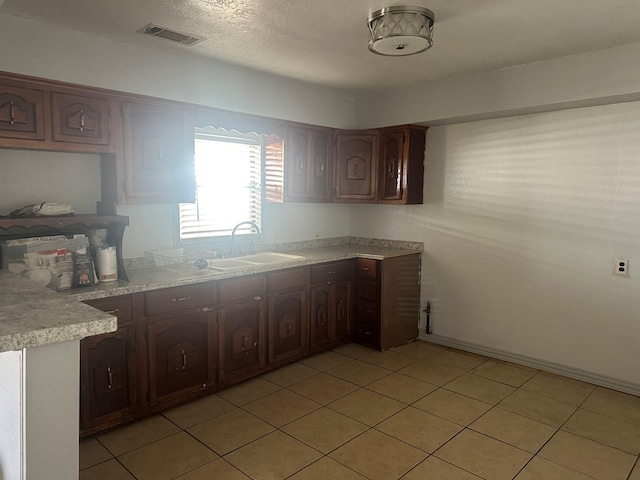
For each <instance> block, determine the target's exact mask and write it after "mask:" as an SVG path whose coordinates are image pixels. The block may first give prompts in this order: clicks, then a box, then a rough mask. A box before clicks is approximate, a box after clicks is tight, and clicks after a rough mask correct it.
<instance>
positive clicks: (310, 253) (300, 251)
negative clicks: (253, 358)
mask: <svg viewBox="0 0 640 480" xmlns="http://www.w3.org/2000/svg"><path fill="white" fill-rule="evenodd" d="M329 240H334V239H329ZM347 242H350V243H347ZM315 243H316V242H315V241H311V242H296V243H295V244H286V245H278V246H275V247H274V248H269V247H267V248H265V250H264V251H274V252H280V253H287V254H291V255H297V256H300V257H303V258H301V259H299V260H293V261H286V262H273V263H266V264H262V265H255V266H247V267H246V268H244V267H243V268H236V269H233V270H230V271H226V272H221V271H216V270H213V269H210V268H206V269H202V270H198V269H197V268H195V267H193V266H189V265H185V264H179V263H178V264H175V265H169V266H165V267H153V268H145V269H139V270H128V272H127V274H128V276H129V282H122V281H117V282H109V283H102V284H100V285H97V286H95V287H89V288H82V289H76V290H70V291H66V292H62V295H60V296H63V297H66V298H68V299H69V300H71V299H73V300H75V301H80V302H81V301H86V300H96V299H100V298H108V297H115V296H118V295H126V294H132V293H139V292H146V291H150V290H157V289H161V288H170V287H176V286H182V285H191V284H196V283H201V282H206V281H211V280H222V279H226V278H234V277H241V276H245V275H252V274H255V273H264V272H270V271H274V270H282V269H285V268H294V267H300V266H305V265H315V264H319V263H325V262H333V261H337V260H348V259H352V258H369V259H373V260H384V259H386V258H392V257H398V256H403V255H412V254H416V253H422V243H418V242H402V241H390V240H375V239H363V238H357V239H351V237H347V240H344V239H339V240H338V242H336V243H334V244H329V245H327V244H323V241H318V242H317V244H316V245H314V244H315ZM307 244H311V245H312V246H310V247H307V248H304V247H305V246H307ZM318 244H319V245H318ZM300 247H302V248H300ZM237 258H239V259H242V258H243V257H237Z"/></svg>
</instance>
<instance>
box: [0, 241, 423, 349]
mask: <svg viewBox="0 0 640 480" xmlns="http://www.w3.org/2000/svg"><path fill="white" fill-rule="evenodd" d="M301 247H311V248H301ZM277 250H279V251H280V252H286V253H289V254H292V255H298V256H300V257H302V258H300V259H297V260H295V261H288V262H278V263H268V264H263V265H256V266H250V267H247V268H244V267H243V268H242V269H234V270H230V271H225V272H221V271H216V270H212V269H204V270H198V269H196V268H195V267H188V266H186V265H174V266H170V267H156V268H147V269H141V270H129V271H127V275H128V276H129V280H130V281H129V282H122V281H117V282H110V283H102V284H100V285H97V286H96V287H89V288H79V289H74V290H69V291H65V292H59V293H57V292H54V291H53V290H49V289H48V288H45V287H41V286H39V285H37V284H35V283H32V282H31V281H29V280H27V279H24V278H22V277H20V276H18V275H15V274H12V273H8V272H6V271H0V352H2V351H7V350H19V349H22V348H27V347H34V346H38V345H46V344H49V343H56V342H62V341H66V340H72V339H76V338H84V337H88V336H91V335H98V334H100V333H106V332H113V331H115V330H116V329H117V320H116V318H115V317H113V316H111V315H107V314H105V313H102V312H100V311H99V310H96V309H94V308H92V307H89V306H88V305H85V304H83V303H80V302H82V301H84V300H94V299H99V298H107V297H114V296H118V295H126V294H130V293H138V292H145V291H149V290H157V289H160V288H167V287H175V286H180V285H190V284H194V283H200V282H205V281H209V280H221V279H224V278H233V277H239V276H243V275H250V274H254V273H261V272H268V271H273V270H280V269H283V268H292V267H298V266H304V265H313V264H318V263H324V262H332V261H336V260H346V259H351V258H357V257H362V258H371V259H376V260H383V259H385V258H390V257H396V256H401V255H409V254H414V253H421V252H422V244H421V243H415V242H400V241H389V240H374V239H365V238H352V237H344V238H340V239H327V240H320V241H310V242H297V243H295V244H294V243H292V244H287V245H285V246H281V247H280V248H278V249H277ZM240 258H242V257H240Z"/></svg>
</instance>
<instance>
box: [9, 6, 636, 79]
mask: <svg viewBox="0 0 640 480" xmlns="http://www.w3.org/2000/svg"><path fill="white" fill-rule="evenodd" d="M399 3H403V2H398V1H393V0H391V1H389V2H384V1H382V0H307V1H304V0H4V2H3V1H2V0H0V13H4V14H8V15H17V16H19V17H23V18H28V19H32V20H35V21H39V22H44V23H49V24H54V25H57V26H61V27H64V28H68V29H71V30H79V31H83V32H87V33H91V34H94V35H98V36H101V37H106V38H111V39H114V40H116V41H119V42H125V43H131V44H137V45H141V46H146V47H149V48H155V49H160V50H165V51H169V52H174V53H178V54H184V55H190V54H193V55H200V56H205V57H210V58H213V59H216V60H220V61H225V62H231V63H234V64H238V65H242V66H245V67H249V68H254V69H258V70H263V71H267V72H271V73H275V74H278V75H282V76H286V77H291V78H295V79H299V80H304V81H308V82H313V83H318V84H322V85H326V86H330V87H335V88H340V89H347V90H351V91H358V90H378V89H385V88H398V87H402V86H407V85H411V84H417V83H422V82H427V81H436V80H445V79H450V78H454V77H460V76H465V75H469V74H473V73H477V72H482V71H488V70H495V69H499V68H504V67H509V66H514V65H519V64H524V63H530V62H534V61H539V60H546V59H550V58H557V57H562V56H566V55H571V54H576V53H582V52H588V51H593V50H599V49H604V48H609V47H614V46H618V45H625V44H628V43H634V42H638V41H640V28H638V25H640V0H409V1H408V2H404V3H405V4H413V5H421V6H424V7H427V8H429V9H431V10H432V11H433V12H434V13H435V16H436V22H435V28H434V46H433V48H431V50H429V51H427V52H425V53H422V54H419V55H416V56H409V57H394V58H389V57H381V56H377V55H374V54H372V53H370V52H369V51H368V49H367V42H368V34H369V33H368V29H367V25H366V19H367V15H368V14H369V12H370V11H373V10H376V9H378V8H381V7H383V6H389V5H396V4H399ZM148 23H155V24H159V25H162V26H165V27H168V28H171V29H173V30H177V31H181V32H185V33H189V34H193V35H196V36H201V37H204V38H205V39H206V40H205V41H203V42H202V43H200V44H197V45H195V46H192V47H186V46H182V45H178V44H174V43H172V42H169V41H167V40H164V39H160V38H154V37H148V36H144V35H141V34H139V33H136V30H138V29H140V28H141V27H143V26H145V25H146V24H148Z"/></svg>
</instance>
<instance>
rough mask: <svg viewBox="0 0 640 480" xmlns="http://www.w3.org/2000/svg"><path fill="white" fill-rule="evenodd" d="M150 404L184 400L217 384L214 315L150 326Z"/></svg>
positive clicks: (191, 316)
mask: <svg viewBox="0 0 640 480" xmlns="http://www.w3.org/2000/svg"><path fill="white" fill-rule="evenodd" d="M147 348H148V369H149V405H150V406H151V408H152V409H155V407H157V406H159V405H162V406H163V407H164V406H169V405H170V404H175V403H177V402H179V401H181V400H182V399H183V398H184V397H185V396H186V395H188V394H190V393H195V392H199V391H202V390H207V389H208V388H210V387H212V386H213V385H214V383H215V372H216V358H217V355H216V351H217V350H216V348H217V329H216V326H215V314H214V313H213V312H210V311H206V312H200V313H195V314H194V313H192V314H188V315H184V316H176V317H175V318H170V319H164V320H155V321H154V320H150V321H149V322H148V324H147Z"/></svg>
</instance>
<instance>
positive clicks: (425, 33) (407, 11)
mask: <svg viewBox="0 0 640 480" xmlns="http://www.w3.org/2000/svg"><path fill="white" fill-rule="evenodd" d="M434 20H435V16H434V14H433V12H432V11H431V10H429V9H427V8H423V7H415V6H399V5H398V6H393V7H385V8H381V9H380V10H376V11H375V12H373V13H372V14H371V15H369V21H368V23H369V32H370V33H371V39H370V40H369V50H371V51H372V52H373V53H377V54H378V55H389V56H404V55H414V54H416V53H420V52H424V51H425V50H428V49H430V48H431V46H432V45H433V22H434Z"/></svg>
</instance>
